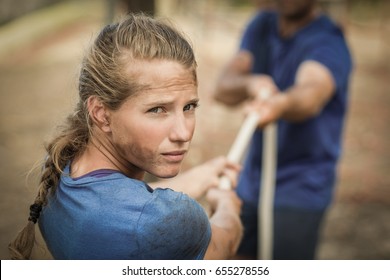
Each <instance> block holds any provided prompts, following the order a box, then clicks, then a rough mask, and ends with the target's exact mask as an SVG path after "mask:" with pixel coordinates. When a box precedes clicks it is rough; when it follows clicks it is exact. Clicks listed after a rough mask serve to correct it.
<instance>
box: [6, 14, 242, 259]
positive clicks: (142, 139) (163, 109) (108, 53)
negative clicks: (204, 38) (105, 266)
mask: <svg viewBox="0 0 390 280" xmlns="http://www.w3.org/2000/svg"><path fill="white" fill-rule="evenodd" d="M79 96H80V100H79V103H78V104H77V107H76V110H75V112H74V113H73V114H72V115H70V116H69V117H68V119H67V122H66V125H65V126H64V127H63V128H62V130H61V131H60V133H59V135H58V136H57V137H56V138H55V139H54V140H53V141H52V142H51V143H49V145H47V153H48V156H47V158H46V162H45V164H44V170H43V173H42V177H41V183H40V186H39V192H38V195H37V197H36V200H35V202H34V204H33V205H31V207H30V210H31V212H30V217H29V219H28V220H29V222H28V225H27V226H26V228H25V229H24V230H23V231H22V232H21V233H20V234H19V236H18V237H17V238H16V239H15V241H13V242H12V243H11V244H10V252H11V255H12V258H22V259H23V258H29V257H30V254H31V249H32V246H33V242H34V224H35V223H36V222H37V221H38V218H39V226H40V230H41V232H42V235H43V237H44V239H45V241H46V243H47V246H48V248H49V250H50V252H51V254H52V255H53V257H54V258H56V259H203V258H205V259H223V258H228V257H231V256H232V255H233V254H234V253H235V251H236V249H237V246H238V244H239V241H240V239H241V234H242V226H241V223H240V219H239V209H240V201H239V199H238V198H237V197H236V195H235V194H234V192H231V191H220V190H217V189H215V188H213V189H210V190H209V191H208V192H207V196H206V197H207V200H208V203H209V205H210V207H211V211H212V214H211V217H210V219H208V217H207V215H206V213H205V211H204V210H203V208H202V207H201V206H200V205H199V204H198V203H197V202H196V201H195V200H194V199H192V198H190V197H189V196H188V195H186V194H183V193H182V192H177V191H173V190H172V189H177V190H179V189H180V188H179V187H178V184H179V183H180V184H182V183H183V182H187V183H188V185H190V184H194V180H193V179H194V178H196V179H198V180H199V183H198V186H201V187H200V188H201V190H200V191H199V190H197V191H195V193H196V194H197V195H200V194H202V193H204V192H206V190H207V189H209V188H210V187H212V186H215V185H216V181H217V180H216V178H217V177H218V176H220V175H221V174H222V173H226V174H227V175H229V176H230V177H231V178H232V180H233V181H235V179H236V177H237V172H238V168H237V166H234V165H232V164H229V163H227V162H226V160H224V159H221V158H219V159H216V160H214V161H210V162H208V163H206V164H204V165H203V166H200V167H197V168H194V169H192V170H190V171H188V172H186V173H184V174H183V175H179V176H178V177H177V178H175V179H172V181H171V183H172V185H169V181H165V184H166V185H168V186H169V187H170V188H172V189H167V188H154V189H153V188H151V187H150V186H148V185H147V184H146V183H144V182H143V181H142V180H143V176H144V174H145V172H148V173H151V174H153V175H154V176H157V177H160V178H172V177H174V176H176V175H177V174H178V173H179V171H180V165H181V162H182V161H183V159H184V156H185V155H186V153H187V151H188V148H189V144H190V141H191V139H192V136H193V132H194V128H195V109H196V107H197V106H198V96H197V76H196V61H195V58H194V54H193V50H192V48H191V46H190V44H189V43H188V42H187V41H186V40H185V39H184V38H183V36H182V35H181V34H180V33H178V32H177V31H176V30H175V29H173V28H172V27H171V26H169V25H168V24H166V23H164V22H162V21H158V20H155V19H151V18H149V17H146V16H143V15H129V16H128V17H127V18H125V19H124V20H123V21H121V22H120V23H117V24H112V25H108V26H106V27H105V28H104V29H103V30H102V31H101V33H100V34H99V36H98V37H97V39H96V40H95V42H94V44H93V45H92V47H91V49H90V50H89V53H88V54H87V55H86V57H85V59H84V61H83V64H82V69H81V73H80V80H79ZM205 170H207V171H208V172H206V173H205V172H204V171H205ZM207 173H208V175H206V174H207ZM202 178H203V179H202ZM205 178H207V179H206V181H204V179H205ZM205 182H206V183H205ZM184 189H185V187H184V188H183V187H181V189H180V190H184Z"/></svg>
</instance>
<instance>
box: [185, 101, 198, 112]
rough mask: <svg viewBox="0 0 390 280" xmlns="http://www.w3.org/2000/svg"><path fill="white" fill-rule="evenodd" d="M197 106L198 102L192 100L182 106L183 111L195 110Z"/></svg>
mask: <svg viewBox="0 0 390 280" xmlns="http://www.w3.org/2000/svg"><path fill="white" fill-rule="evenodd" d="M198 107H199V104H198V102H193V103H190V104H187V105H186V106H184V108H183V111H190V110H195V109H196V108H198Z"/></svg>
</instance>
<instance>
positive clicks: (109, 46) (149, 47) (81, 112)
mask: <svg viewBox="0 0 390 280" xmlns="http://www.w3.org/2000/svg"><path fill="white" fill-rule="evenodd" d="M150 60H170V61H175V62H178V63H180V64H181V65H183V66H184V67H185V68H186V69H188V70H189V71H191V73H192V74H193V78H194V82H195V83H197V77H196V66H197V65H196V60H195V57H194V52H193V49H192V47H191V45H190V44H189V42H188V40H187V39H186V38H185V37H184V36H183V34H181V33H180V32H178V31H177V30H176V29H175V28H174V27H173V26H172V25H171V24H170V23H168V22H165V21H163V20H157V19H153V18H151V17H148V16H145V15H142V14H137V15H134V14H131V15H128V16H127V17H126V18H124V19H123V20H122V21H120V22H118V23H115V24H110V25H107V26H106V27H104V28H103V29H102V31H101V32H100V34H99V35H98V36H97V38H96V39H95V41H94V42H93V44H92V46H91V47H90V49H89V51H88V52H87V54H86V55H85V57H84V59H83V62H82V65H81V71H80V78H79V102H78V103H77V105H76V108H75V111H74V112H73V113H72V114H71V115H69V116H68V117H67V119H66V122H65V123H64V125H63V126H61V127H60V129H59V132H58V134H57V136H56V137H54V139H53V140H52V141H51V142H49V143H48V144H47V145H46V147H45V148H46V151H47V157H46V159H45V162H44V168H43V171H42V174H41V179H40V183H39V190H38V195H37V197H36V198H35V201H34V204H32V205H31V207H30V216H29V218H28V224H27V226H26V227H25V228H24V229H23V230H22V231H21V232H20V233H19V234H18V236H17V237H16V238H15V240H14V241H12V242H11V243H10V245H9V251H10V257H11V258H12V259H29V258H30V256H31V252H32V248H33V246H34V242H35V223H36V222H37V220H38V218H39V214H40V212H41V210H42V207H43V206H45V204H46V203H47V196H48V195H49V194H51V193H53V192H55V190H56V187H57V184H58V182H59V179H60V176H61V174H62V170H63V169H64V167H65V166H66V164H67V163H68V162H69V161H70V160H72V159H74V158H75V157H77V156H78V155H80V154H81V153H82V152H83V151H84V150H85V148H86V146H87V143H88V142H89V141H90V139H91V123H92V122H91V120H90V117H89V114H88V110H87V100H88V98H89V97H90V96H97V97H98V98H99V100H100V101H101V102H102V104H104V105H105V106H106V107H107V108H109V109H111V110H116V109H118V108H119V107H120V106H121V104H123V102H124V101H125V100H126V99H127V98H128V97H129V96H131V95H133V94H135V93H137V92H139V91H140V90H141V89H142V88H143V86H144V85H141V84H139V83H138V81H137V75H136V69H134V71H131V73H134V75H133V77H132V76H131V75H130V77H129V74H128V73H127V75H125V69H130V70H131V66H132V65H133V64H134V65H135V64H137V63H139V62H141V63H142V61H150Z"/></svg>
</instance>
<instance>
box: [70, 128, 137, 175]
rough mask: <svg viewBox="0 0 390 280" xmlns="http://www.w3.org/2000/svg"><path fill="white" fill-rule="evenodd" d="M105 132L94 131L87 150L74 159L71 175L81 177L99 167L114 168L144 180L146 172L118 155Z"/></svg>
mask: <svg viewBox="0 0 390 280" xmlns="http://www.w3.org/2000/svg"><path fill="white" fill-rule="evenodd" d="M103 134H104V133H103V132H101V131H98V132H97V133H93V135H92V136H91V139H90V141H89V142H88V144H87V147H86V149H85V151H84V152H83V153H82V154H81V155H80V156H79V157H77V158H75V159H74V160H73V161H72V167H71V177H73V178H75V177H80V176H82V175H85V174H87V173H89V172H91V171H94V170H99V169H113V170H118V171H119V172H121V173H123V174H124V175H126V176H127V177H129V178H133V179H137V180H143V177H144V174H145V172H144V171H143V170H140V169H139V168H137V167H136V166H134V165H132V164H131V163H129V162H127V161H126V160H125V159H123V158H121V157H120V156H118V155H117V153H116V151H115V148H114V146H113V145H112V143H111V142H110V141H109V140H108V139H107V138H106V137H104V135H103ZM97 136H98V137H97Z"/></svg>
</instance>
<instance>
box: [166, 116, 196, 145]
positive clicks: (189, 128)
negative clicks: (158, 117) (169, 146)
mask: <svg viewBox="0 0 390 280" xmlns="http://www.w3.org/2000/svg"><path fill="white" fill-rule="evenodd" d="M194 128H195V118H193V117H186V116H185V115H184V114H180V115H179V116H176V117H175V118H174V119H173V121H172V128H171V132H170V137H169V138H170V140H171V141H172V142H188V141H191V139H192V135H193V133H194Z"/></svg>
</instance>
